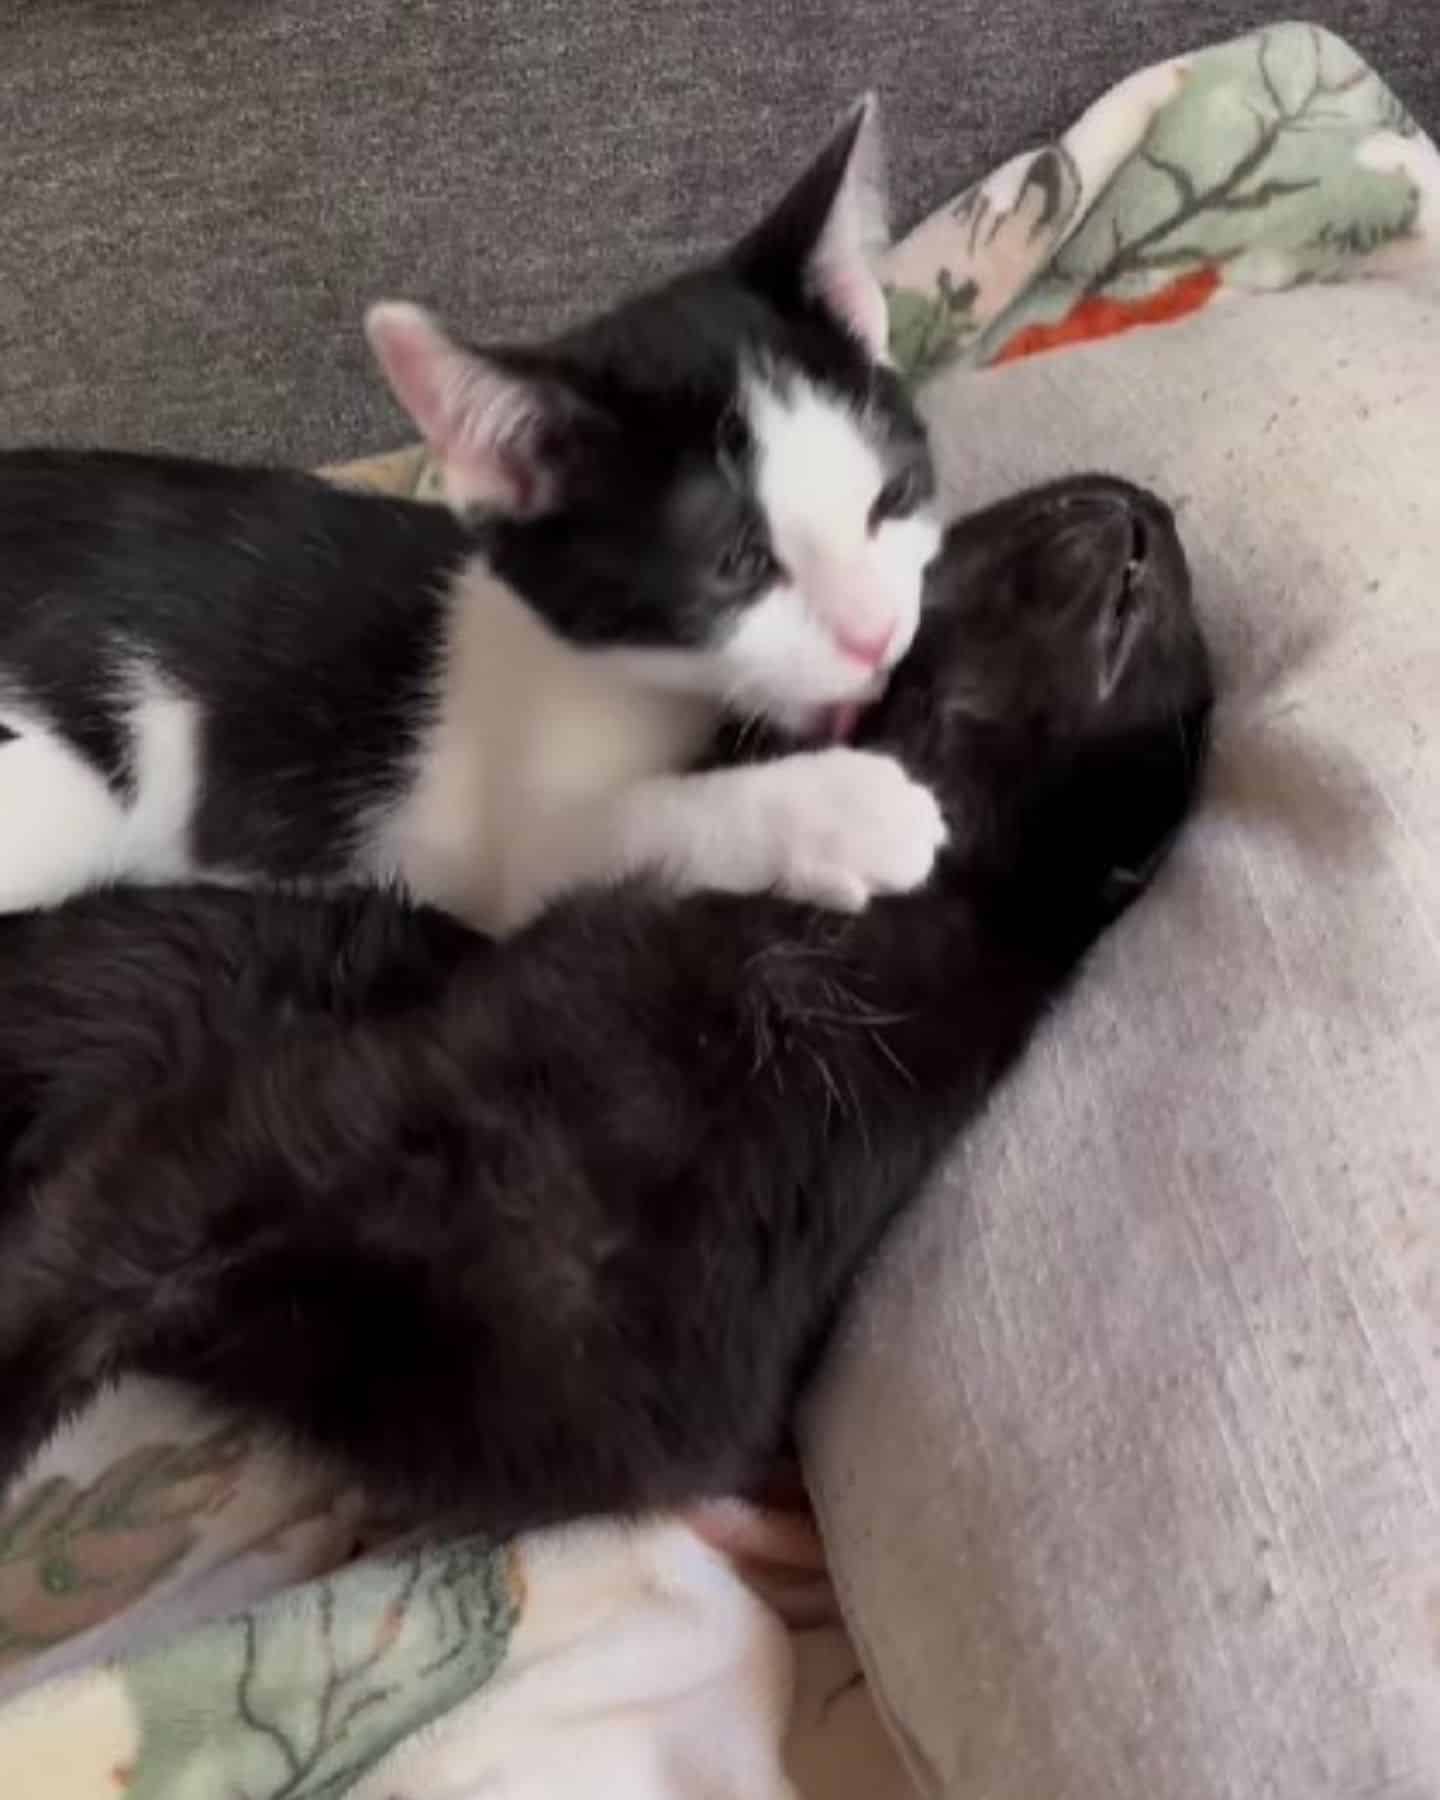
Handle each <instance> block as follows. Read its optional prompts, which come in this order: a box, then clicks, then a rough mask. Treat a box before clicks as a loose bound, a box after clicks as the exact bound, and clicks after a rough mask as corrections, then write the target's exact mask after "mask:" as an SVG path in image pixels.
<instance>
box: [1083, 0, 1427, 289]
mask: <svg viewBox="0 0 1440 1800" xmlns="http://www.w3.org/2000/svg"><path fill="white" fill-rule="evenodd" d="M1414 129H1415V127H1414V123H1413V121H1412V120H1410V118H1409V117H1408V115H1407V114H1406V113H1405V110H1404V108H1403V107H1401V106H1400V105H1399V104H1398V102H1397V101H1396V100H1395V99H1394V97H1393V95H1391V93H1390V92H1389V90H1388V89H1387V88H1386V87H1385V85H1384V83H1383V82H1382V81H1381V80H1380V79H1379V77H1378V76H1377V75H1376V74H1375V73H1374V71H1373V70H1372V69H1370V68H1369V67H1367V65H1366V64H1365V63H1363V62H1361V61H1360V60H1359V59H1358V58H1357V57H1356V56H1355V54H1354V52H1353V51H1352V50H1350V49H1349V48H1348V47H1347V46H1346V45H1345V44H1343V43H1342V42H1341V41H1340V40H1339V39H1338V38H1335V37H1332V36H1331V35H1330V33H1328V32H1326V31H1323V30H1321V29H1320V28H1319V27H1317V26H1310V25H1280V26H1275V27H1273V28H1272V29H1271V30H1269V31H1264V32H1261V33H1259V34H1258V35H1257V36H1256V37H1251V38H1244V39H1241V40H1239V41H1238V42H1236V43H1234V44H1225V45H1221V46H1220V47H1219V48H1218V49H1215V50H1211V51H1207V52H1205V53H1204V54H1203V55H1200V56H1197V57H1195V58H1194V59H1193V60H1192V61H1191V62H1190V64H1189V67H1188V72H1187V75H1186V79H1185V82H1184V85H1183V86H1182V88H1181V90H1180V93H1179V95H1178V96H1177V98H1176V99H1175V100H1173V101H1172V102H1171V103H1170V105H1168V106H1166V107H1164V108H1162V110H1161V111H1160V112H1159V114H1157V116H1156V118H1155V120H1154V122H1153V123H1152V125H1151V128H1150V130H1149V132H1148V133H1147V135H1146V139H1145V142H1144V144H1143V145H1142V146H1141V149H1140V151H1139V153H1138V154H1137V155H1136V156H1134V157H1132V158H1131V160H1130V161H1129V162H1128V163H1126V165H1125V166H1124V167H1123V168H1122V169H1121V170H1120V171H1119V173H1118V174H1117V175H1116V177H1115V179H1114V181H1113V182H1111V184H1110V186H1109V187H1108V188H1107V190H1106V192H1105V193H1104V194H1103V195H1102V196H1101V198H1100V201H1099V202H1098V204H1097V205H1096V206H1095V208H1094V210H1093V211H1092V212H1091V214H1090V216H1089V218H1088V219H1087V220H1086V221H1085V223H1084V225H1083V227H1082V228H1081V229H1080V230H1079V231H1077V232H1076V233H1075V234H1074V236H1073V237H1072V238H1071V239H1070V241H1069V243H1068V244H1067V245H1066V246H1065V249H1064V251H1063V253H1062V255H1061V257H1060V258H1059V259H1057V262H1056V264H1055V267H1054V271H1053V273H1054V274H1055V275H1056V276H1059V277H1060V278H1061V279H1062V280H1063V281H1065V282H1066V283H1067V284H1068V285H1070V286H1071V287H1073V288H1074V289H1076V290H1078V291H1079V292H1080V293H1082V294H1099V293H1105V292H1117V293H1127V292H1136V291H1140V292H1143V291H1145V290H1146V289H1148V288H1151V287H1154V286H1157V285H1159V284H1161V283H1162V282H1164V281H1168V280H1171V279H1173V278H1174V276H1175V275H1176V274H1177V273H1180V272H1184V271H1185V270H1188V269H1192V268H1199V267H1204V266H1209V267H1223V268H1224V269H1225V270H1226V280H1227V283H1228V284H1229V285H1231V286H1239V287H1243V286H1247V285H1253V286H1258V287H1267V288H1269V287H1283V286H1289V285H1293V284H1294V283H1295V282H1298V281H1309V280H1316V279H1320V278H1325V277H1329V276H1334V275H1336V274H1338V273H1340V272H1341V271H1342V269H1343V266H1344V265H1345V264H1346V263H1347V262H1349V261H1350V260H1352V259H1353V258H1354V257H1355V256H1356V255H1360V254H1368V253H1369V252H1371V251H1373V250H1374V249H1376V248H1378V247H1379V246H1381V245H1383V244H1385V243H1389V242H1392V241H1393V240H1395V239H1396V238H1400V237H1405V236H1408V235H1409V234H1410V233H1411V232H1412V231H1413V230H1414V228H1415V222H1416V217H1417V212H1418V205H1419V197H1418V194H1417V192H1416V189H1415V184H1414V182H1413V181H1412V180H1411V179H1410V178H1409V177H1408V176H1407V175H1405V174H1403V173H1397V172H1395V171H1392V170H1377V169H1372V168H1368V167H1366V166H1365V164H1364V162H1363V161H1361V160H1359V156H1358V153H1359V152H1360V151H1361V149H1362V148H1363V146H1364V145H1365V144H1366V143H1367V141H1369V140H1371V139H1373V138H1374V137H1375V136H1376V134H1377V133H1380V132H1394V133H1397V134H1399V135H1402V136H1403V135H1407V134H1411V133H1413V132H1414Z"/></svg>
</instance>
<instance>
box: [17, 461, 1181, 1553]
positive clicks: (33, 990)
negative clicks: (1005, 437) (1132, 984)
mask: <svg viewBox="0 0 1440 1800" xmlns="http://www.w3.org/2000/svg"><path fill="white" fill-rule="evenodd" d="M933 599H934V605H933V607H932V610H931V612H930V614H929V616H928V617H927V621H926V624H925V626H924V628H923V629H922V634H921V637H920V640H919V642H918V645H917V648H916V649H915V651H914V652H913V653H912V656H911V657H910V658H909V659H908V660H907V662H906V663H905V664H904V665H903V667H902V668H901V670H900V671H899V672H898V673H897V675H896V677H895V679H894V681H893V682H892V685H891V689H890V692H889V693H888V695H887V697H886V699H885V700H884V702H882V704H881V705H880V706H879V707H878V708H876V709H875V711H874V712H873V714H872V715H871V717H870V718H869V720H868V721H867V723H866V725H865V727H864V734H865V736H866V738H867V739H868V741H869V742H871V743H873V744H875V745H877V746H881V747H884V748H886V749H889V750H891V751H893V752H894V753H895V754H896V755H898V756H900V757H901V758H902V759H903V760H904V761H905V763H906V765H907V766H908V767H909V768H910V769H911V770H912V771H913V772H914V773H915V774H916V775H917V776H918V777H919V778H921V779H923V780H925V781H927V782H929V783H931V784H932V785H933V786H934V788H935V790H936V792H937V793H938V794H939V795H940V796H941V798H942V800H943V801H944V803H945V805H946V807H947V809H948V811H949V814H950V818H951V822H952V827H953V831H954V839H953V843H952V847H951V849H950V850H949V851H948V852H947V853H946V854H945V856H944V857H943V858H942V860H941V863H940V865H939V867H938V869H937V872H936V875H935V877H934V878H933V880H932V882H931V884H930V885H929V887H928V888H926V889H925V890H923V891H921V892H919V893H916V894H914V895H908V896H903V897H897V898H895V899H893V900H889V901H886V902H884V903H881V904H877V905H873V906H872V907H870V909H869V910H868V911H867V912H865V913H864V914H862V915H860V916H858V917H854V918H838V917H835V916H830V915H824V914H820V913H816V912H814V911H811V910H809V909H806V908H803V907H799V906H796V905H793V904H790V903H788V902H784V901H779V900H767V899H758V898H751V899H736V898H730V897H724V896H697V897H694V898H689V899H684V900H675V899H673V898H672V899H668V900H667V899H665V898H664V897H662V896H659V895H657V894H656V893H655V892H653V891H652V890H650V889H648V888H646V887H643V886H633V887H629V888H625V889H621V890H617V891H615V892H613V893H610V894H608V895H599V894H597V895H592V896H588V897H586V898H582V899H579V900H577V901H574V902H570V903H566V904H564V905H562V906H561V907H559V908H557V909H555V910H554V911H553V912H552V913H550V914H548V915H547V916H546V917H545V918H544V919H542V920H541V921H540V922H539V923H537V924H536V925H534V926H532V927H531V928H529V929H528V930H527V931H525V932H524V933H523V934H521V935H520V936H519V937H518V938H516V939H514V940H513V941H512V942H511V943H509V944H508V945H507V946H506V947H505V948H504V949H503V950H495V949H492V948H490V947H489V946H488V945H486V944H485V943H483V942H481V941H478V940H475V939H473V938H468V937H466V936H464V935H463V934H462V933H460V932H459V931H458V930H457V929H456V928H455V927H454V926H452V925H450V924H448V923H446V922H445V921H444V920H442V919H441V918H440V917H439V916H438V915H436V914H433V913H428V912H423V911H414V910H410V909H408V908H407V907H406V906H404V905H403V904H401V903H400V902H398V901H395V900H393V899H390V898H387V897H385V896H381V895H374V894H372V895H368V896H364V897H357V898H353V899H347V900H344V901H338V902H323V901H317V900H306V899H291V898H285V897H283V896H258V895H253V894H239V893H227V892H218V891H216V892H204V891H191V892H180V891H174V892H169V893H164V894H120V895H96V896H91V897H87V898H82V899H80V900H77V901H75V902H73V903H71V904H70V905H68V906H66V907H65V908H62V909H60V910H58V911H56V912H53V913H51V914H48V915H40V916H31V917H25V918H18V919H14V920H10V921H6V922H4V924H3V926H0V1094H3V1095H4V1096H5V1102H6V1113H5V1116H4V1121H3V1124H4V1131H5V1148H6V1151H7V1158H8V1161H7V1168H6V1177H5V1185H4V1189H3V1201H0V1445H3V1452H0V1455H3V1458H4V1462H5V1466H7V1467H9V1468H13V1467H14V1465H15V1464H16V1462H17V1461H18V1460H19V1458H20V1456H21V1455H22V1454H23V1452H24V1451H26V1450H28V1449H30V1448H33V1446H34V1445H35V1443H36V1442H37V1440H38V1439H39V1438H40V1437H41V1436H43V1435H44V1433H45V1432H46V1431H48V1430H49V1429H50V1428H51V1426H52V1425H53V1424H54V1422H55V1420H56V1419H57V1417H59V1416H60V1414H61V1413H62V1412H63V1411H64V1410H65V1409H67V1408H68V1407H71V1406H73V1405H75V1404H77V1403H79V1402H80V1401H81V1400H83V1399H84V1398H85V1397H86V1396H87V1395H88V1394H89V1393H90V1392H91V1391H92V1390H93V1389H94V1387H95V1385H96V1384H97V1383H98V1382H100V1381H103V1380H104V1379H106V1378H108V1377H110V1376H112V1375H113V1374H115V1373H118V1372H119V1371H121V1370H124V1369H127V1368H128V1369H142V1370H147V1371H152V1372H155V1373H159V1374H165V1375H170V1376H177V1377H179V1378H181V1379H184V1380H187V1381H190V1382H193V1383H195V1384H196V1385H197V1386H198V1387H199V1388H201V1389H202V1390H203V1391H204V1392H205V1394H206V1395H207V1396H208V1397H209V1398H210V1399H211V1400H212V1401H214V1402H216V1403H219V1404H220V1405H223V1406H226V1407H231V1408H235V1409H238V1410H239V1411H240V1412H241V1413H242V1414H243V1415H245V1416H253V1417H255V1418H258V1419H259V1420H261V1421H263V1422H265V1423H267V1424H269V1425H271V1426H274V1427H276V1428H277V1429H279V1430H281V1431H283V1432H284V1433H285V1434H287V1435H288V1436H290V1437H291V1438H293V1439H295V1440H296V1441H297V1442H298V1443H299V1444H301V1445H302V1446H303V1447H305V1448H306V1449H308V1450H310V1451H313V1452H318V1453H319V1454H321V1455H322V1456H326V1457H329V1458H331V1459H333V1460H334V1461H335V1462H337V1463H338V1464H339V1465H340V1466H341V1467H342V1468H343V1469H345V1470H346V1471H347V1472H348V1473H350V1474H351V1475H354V1476H357V1477H359V1478H360V1479H361V1480H363V1481H364V1483H365V1484H366V1485H367V1486H368V1487H369V1488H370V1489H371V1490H372V1491H373V1492H375V1493H376V1494H377V1495H379V1496H381V1497H383V1498H384V1499H386V1500H388V1501H394V1502H398V1503H400V1504H401V1505H403V1506H404V1507H406V1508H409V1509H414V1510H415V1511H417V1512H419V1513H423V1514H425V1515H429V1516H435V1515H439V1514H445V1515H450V1514H458V1515H462V1516H464V1517H465V1518H466V1519H467V1520H469V1521H470V1522H471V1523H473V1524H475V1525H477V1526H479V1527H482V1528H484V1529H488V1530H490V1531H492V1532H495V1533H497V1534H503V1533H508V1532H514V1531H518V1530H522V1529H526V1528H530V1527H534V1526H538V1525H541V1524H544V1523H547V1522H551V1521H555V1520H560V1519H564V1518H569V1517H574V1516H578V1515H583V1514H588V1513H594V1512H628V1511H634V1510H640V1509H648V1508H652V1507H660V1506H667V1505H672V1504H677V1503H683V1502H686V1501H688V1500H691V1499H694V1498H696V1497H698V1496H702V1495H706V1494H713V1493H721V1492H726V1491H730V1490H733V1489H734V1488H735V1487H737V1486H738V1485H740V1484H742V1483H743V1482H744V1481H745V1480H746V1479H747V1478H748V1477H749V1476H751V1475H752V1474H753V1473H754V1472H755V1470H756V1469H757V1467H759V1466H760V1465H761V1464H763V1462H764V1461H765V1459H766V1458H767V1456H768V1455H769V1454H770V1453H771V1452H772V1451H773V1450H774V1448H775V1447H776V1444H777V1441H778V1439H779V1436H780V1433H781V1431H782V1429H783V1425H784V1422H785V1419H786V1415H787V1411H788V1407H789V1404H790V1402H791V1399H792V1397H793V1394H794V1391H795V1386H796V1383H797V1381H798V1380H799V1379H800V1377H801V1375H802V1374H803V1371H804V1369H805V1367H806V1364H807V1361H808V1359H809V1357H810V1356H811V1354H812V1353H813V1351H814V1349H815V1347H816V1345H817V1343H818V1342H819V1340H820V1337H821V1335H822V1333H823V1332H824V1330H825V1328H826V1326H827V1324H828V1323H829V1321H830V1319H831V1317H832V1315H833V1313H834V1309H835V1306H836V1304H837V1301H838V1300H839V1299H840V1297H841V1295H842V1293H843V1291H844V1289H845V1287H846V1284H847V1283H848V1282H849V1280H850V1279H851V1277H852V1275H853V1273H854V1271H855V1269H856V1267H857V1264H858V1263H859V1262H860V1261H861V1260H862V1258H863V1257H864V1256H865V1254H866V1252H867V1251H868V1249H869V1248H870V1246H871V1245H872V1243H873V1242H874V1240H875V1238H876V1236H877V1234H878V1233H879V1232H880V1231H881V1230H882V1229H883V1227H884V1226H885V1225H886V1223H887V1222H888V1221H889V1220H890V1218H891V1217H892V1216H893V1214H894V1213H895V1211H896V1209H897V1208H898V1207H900V1206H901V1205H902V1204H903V1203H904V1202H905V1201H906V1200H907V1199H908V1198H909V1197H910V1196H911V1195H912V1194H913V1193H914V1192H915V1190H916V1188H917V1186H918V1185H919V1183H920V1181H921V1179H922V1177H923V1176H924V1175H925V1173H926V1171H927V1169H929V1167H930V1166H931V1165H932V1164H933V1162H934V1161H935V1159H936V1158H937V1157H938V1155H939V1154H940V1153H941V1151H942V1150H943V1149H944V1147H945V1146H946V1145H947V1144H948V1143H949V1142H950V1140H951V1138H952V1137H953V1134H954V1133H955V1131H956V1130H957V1129H958V1128H959V1127H960V1126H962V1125H963V1124H964V1122H965V1121H966V1119H967V1118H969V1117H970V1116H971V1115H972V1114H973V1113H974V1112H975V1111H976V1109H977V1108H978V1107H979V1106H980V1105H981V1104H982V1103H983V1101H984V1099H985V1097H986V1095H987V1094H988V1093H989V1091H990V1090H991V1088H992V1087H993V1085H994V1083H995V1081H996V1080H997V1079H998V1078H999V1076H1000V1075H1001V1074H1002V1072H1003V1071H1004V1070H1005V1068H1006V1067H1007V1066H1008V1065H1009V1063H1010V1062H1011V1061H1012V1059H1013V1058H1014V1056H1015V1055H1016V1053H1017V1052H1018V1051H1019V1049H1020V1048H1021V1046H1022V1045H1023V1043H1024V1041H1025V1039H1026V1037H1027V1035H1028V1034H1029V1032H1030V1030H1031V1029H1032V1028H1033V1026H1034V1024H1035V1023H1036V1021H1037V1019H1038V1018H1039V1016H1040V1015H1041V1013H1042V1012H1043V1010H1044V1009H1045V1007H1046V1006H1047V1005H1048V1003H1049V1002H1050V1001H1051V999H1052V998H1053V997H1054V995H1055V994H1056V993H1057V992H1058V991H1059V989H1060V988H1061V986H1062V985H1063V984H1064V982H1065V980H1066V979H1067V978H1068V976H1069V975H1070V974H1071V972H1072V971H1073V969H1074V968H1075V967H1076V965H1077V963H1078V961H1079V959H1080V958H1081V957H1082V956H1083V954H1084V952H1085V950H1086V949H1087V947H1088V946H1089V944H1090V943H1091V942H1092V940H1093V939H1094V937H1095V935H1096V934H1097V933H1098V932H1099V931H1100V930H1101V929H1102V928H1103V926H1104V925H1105V924H1106V922H1107V921H1108V920H1109V919H1110V918H1111V917H1113V916H1114V914H1115V913H1116V912H1117V911H1118V910H1119V909H1120V908H1121V907H1122V906H1123V904H1124V903H1125V901H1126V900H1127V899H1128V898H1129V897H1130V895H1131V894H1132V893H1133V891H1135V889H1136V888H1138V886H1139V885H1141V884H1142V883H1143V880H1144V878H1145V876H1146V875H1147V874H1148V872H1149V869H1150V868H1151V867H1152V866H1153V865H1154V863H1155V861H1156V860H1157V858H1158V856H1159V854H1160V852H1161V851H1162V849H1163V847H1164V845H1165V844H1166V842H1167V841H1168V839H1169V837H1170V836H1171V835H1172V833H1173V831H1174V829H1175V828H1176V826H1177V825H1178V823H1179V822H1180V820H1181V818H1182V817H1183V814H1184V811H1185V809H1186V806H1187V805H1188V802H1189V799H1190V797H1191V794H1192V791H1193V787H1194V783H1195V780H1196V776H1197V771H1198V766H1199V761H1200V747H1201V745H1202V744H1203V740H1204V722H1205V719H1206V716H1207V713H1208V703H1209V685H1208V674H1207V669H1206V661H1205V656H1204V651H1203V646H1202V645H1201V642H1200V640H1199V638H1198V636H1197V635H1196V633H1195V629H1194V625H1193V620H1192V618H1191V615H1190V612H1189V609H1188V603H1187V594H1186V589H1185V582H1184V572H1183V562H1182V561H1181V560H1180V558H1179V553H1178V549H1177V547H1176V546H1175V543H1174V540H1173V535H1172V533H1171V529H1170V527H1169V524H1168V521H1167V520H1166V519H1165V517H1164V515H1163V513H1162V512H1160V511H1159V510H1158V509H1157V508H1155V507H1154V505H1153V504H1152V503H1150V502H1148V501H1144V500H1143V499H1141V498H1139V497H1137V496H1135V495H1134V494H1133V492H1132V491H1131V490H1125V489H1122V488H1120V487H1118V486H1117V485H1115V484H1110V483H1102V482H1094V481H1091V482H1083V483H1073V484H1068V485H1066V486H1064V487H1062V488H1059V489H1056V490H1052V491H1049V492H1046V493H1043V494H1041V495H1039V496H1035V497H1026V498H1024V499H1022V500H1021V501H1019V502H1015V503H1012V504H1010V505H1008V506H1005V507H1001V508H997V509H994V510H993V511H992V512H991V513H988V514H985V515H981V516H980V518H978V519H977V520H975V521H971V522H969V523H968V524H965V525H962V526H959V527H956V528H955V529H954V530H953V531H952V533H951V535H950V538H949V540H948V542H947V549H946V554H945V556H944V557H943V558H942V561H941V563H940V565H939V567H938V570H937V574H936V576H935V579H934V593H933ZM977 671H978V673H977ZM1177 726H1178V727H1179V729H1177Z"/></svg>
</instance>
